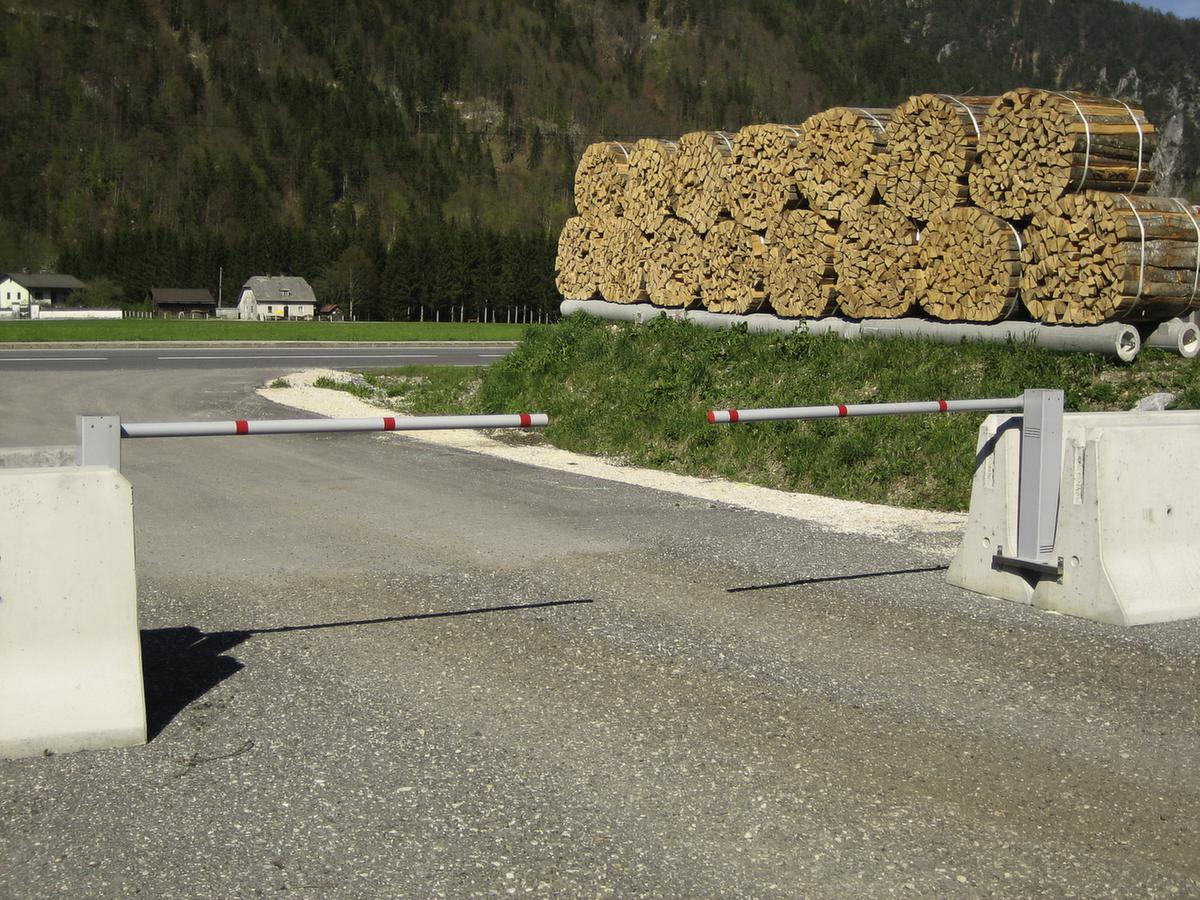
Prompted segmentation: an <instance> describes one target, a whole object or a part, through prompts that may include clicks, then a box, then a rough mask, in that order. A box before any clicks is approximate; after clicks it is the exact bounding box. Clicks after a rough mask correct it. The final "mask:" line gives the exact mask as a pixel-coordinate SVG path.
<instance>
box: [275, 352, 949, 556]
mask: <svg viewBox="0 0 1200 900" xmlns="http://www.w3.org/2000/svg"><path fill="white" fill-rule="evenodd" d="M322 376H324V377H326V378H332V379H335V380H349V378H348V376H347V374H346V373H344V372H338V371H334V370H331V369H306V370H304V371H303V372H295V373H292V374H290V375H287V376H286V380H287V382H288V384H289V387H286V388H272V387H263V388H260V389H259V391H258V393H259V395H260V396H261V397H263V398H265V399H267V400H270V401H271V402H272V403H278V404H280V405H282V406H287V407H291V408H292V409H300V410H305V411H307V412H312V413H319V414H320V415H324V416H331V417H348V418H354V417H366V416H377V415H379V414H380V407H378V406H376V405H374V404H372V403H368V402H367V401H365V400H360V399H359V398H358V397H355V396H353V395H351V394H348V393H345V392H344V391H333V390H328V389H325V388H318V387H314V386H313V383H314V382H315V381H316V380H317V379H318V378H320V377H322ZM527 412H540V410H527ZM380 437H382V438H384V439H387V440H395V439H399V440H416V441H428V442H430V443H435V444H441V445H443V446H447V447H455V448H457V449H459V450H468V451H470V452H472V453H484V454H487V455H488V456H497V457H500V458H501V459H508V460H512V461H513V462H519V463H524V464H526V465H530V466H541V467H542V468H545V469H555V470H558V471H561V472H573V473H575V474H577V475H588V476H591V477H593V478H604V479H607V480H609V481H618V482H621V483H623V484H635V485H640V486H641V487H648V488H653V489H655V490H659V491H668V492H670V493H673V494H682V495H684V496H687V497H694V498H696V499H700V500H707V501H710V502H713V503H723V504H727V505H729V506H736V507H740V508H743V509H749V510H754V511H755V512H762V513H769V514H771V515H776V516H786V517H788V518H791V519H797V520H800V521H803V522H808V523H810V524H813V525H816V526H818V527H820V528H823V529H825V530H828V531H834V532H839V533H842V534H857V535H866V536H870V537H873V538H880V539H883V540H888V541H896V542H900V543H905V544H908V545H910V546H911V545H914V544H915V545H920V546H923V547H925V548H927V549H945V548H947V547H948V546H950V545H951V544H952V542H953V541H954V540H956V539H957V538H958V536H959V535H960V534H961V532H962V530H963V526H964V525H965V524H966V520H967V517H966V515H965V514H963V513H948V512H933V511H929V510H920V509H902V508H899V507H893V506H880V505H877V504H873V503H859V502H857V501H854V500H835V499H832V498H830V497H819V496H816V495H814V494H793V493H789V492H787V491H777V490H772V489H771V488H764V487H758V486H756V485H752V484H742V483H740V482H736V481H725V480H723V479H719V478H696V477H694V476H691V475H676V474H674V473H671V472H660V471H657V470H655V469H638V468H634V467H632V466H623V465H618V464H616V463H612V462H607V461H605V460H603V459H600V458H597V457H594V456H584V455H582V454H579V453H571V452H568V451H566V450H560V449H558V448H557V447H550V446H544V445H543V446H514V445H512V444H505V443H501V442H500V441H497V440H495V439H493V438H492V437H489V436H488V434H487V433H485V432H481V431H411V432H405V433H403V434H386V435H385V434H381V435H380Z"/></svg>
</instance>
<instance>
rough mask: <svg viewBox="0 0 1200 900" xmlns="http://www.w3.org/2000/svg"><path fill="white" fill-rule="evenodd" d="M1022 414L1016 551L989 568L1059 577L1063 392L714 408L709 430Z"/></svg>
mask: <svg viewBox="0 0 1200 900" xmlns="http://www.w3.org/2000/svg"><path fill="white" fill-rule="evenodd" d="M1009 411H1017V412H1020V413H1021V453H1020V471H1019V474H1018V488H1017V547H1016V553H1015V554H1006V553H1005V552H1004V548H1003V547H997V548H996V553H995V555H994V556H993V557H992V565H993V567H995V568H998V569H1018V570H1023V571H1026V572H1031V573H1034V575H1041V576H1052V577H1054V578H1057V579H1060V580H1061V578H1062V559H1061V558H1058V559H1054V558H1053V553H1054V536H1055V530H1056V528H1057V524H1058V501H1059V489H1060V485H1061V480H1062V417H1063V392H1062V391H1051V390H1027V391H1025V392H1024V393H1022V394H1021V396H1020V397H1002V398H996V399H984V400H925V401H917V402H915V403H858V404H844V403H834V404H830V405H828V406H796V407H781V408H775V409H714V410H709V412H708V421H709V422H711V423H712V424H714V425H726V424H728V425H732V424H737V423H740V422H772V421H784V420H790V419H844V418H850V417H855V416H908V415H920V414H925V413H954V412H1009Z"/></svg>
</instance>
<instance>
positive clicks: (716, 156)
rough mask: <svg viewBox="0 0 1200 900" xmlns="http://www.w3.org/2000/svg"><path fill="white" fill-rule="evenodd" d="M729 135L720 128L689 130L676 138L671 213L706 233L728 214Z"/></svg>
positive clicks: (730, 150) (730, 145)
mask: <svg viewBox="0 0 1200 900" xmlns="http://www.w3.org/2000/svg"><path fill="white" fill-rule="evenodd" d="M732 155H733V138H732V136H731V135H729V134H727V133H726V132H724V131H693V132H691V133H690V134H685V135H684V136H683V137H681V138H680V139H679V154H678V155H677V156H676V157H675V214H676V215H677V216H679V217H680V218H681V219H684V220H685V221H687V222H690V223H691V224H692V227H693V228H695V229H696V231H698V232H700V234H704V233H706V232H707V231H708V230H709V229H710V228H712V227H713V226H714V225H715V224H717V222H718V221H719V220H720V219H723V218H728V217H729V177H728V172H727V164H728V162H729V159H730V157H731V156H732Z"/></svg>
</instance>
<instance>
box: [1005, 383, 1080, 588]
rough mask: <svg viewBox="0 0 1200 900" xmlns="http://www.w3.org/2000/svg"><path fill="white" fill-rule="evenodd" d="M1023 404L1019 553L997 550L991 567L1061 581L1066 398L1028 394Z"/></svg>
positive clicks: (1046, 393) (1047, 393)
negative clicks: (1057, 546)
mask: <svg viewBox="0 0 1200 900" xmlns="http://www.w3.org/2000/svg"><path fill="white" fill-rule="evenodd" d="M1022 399H1023V412H1022V416H1021V461H1020V469H1019V472H1018V477H1017V552H1016V555H1005V553H1004V548H1003V547H997V548H996V555H995V556H993V557H992V565H993V566H994V567H995V568H998V569H1001V568H1012V569H1024V570H1026V571H1030V572H1035V573H1038V574H1041V575H1051V576H1053V577H1055V578H1061V577H1062V559H1061V558H1060V559H1057V560H1055V559H1053V558H1052V554H1053V552H1054V534H1055V530H1056V527H1057V524H1058V499H1059V488H1060V486H1061V481H1062V429H1063V392H1062V391H1046V390H1029V391H1025V393H1024V394H1023V395H1022Z"/></svg>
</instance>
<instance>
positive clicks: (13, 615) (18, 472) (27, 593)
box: [0, 466, 146, 758]
mask: <svg viewBox="0 0 1200 900" xmlns="http://www.w3.org/2000/svg"><path fill="white" fill-rule="evenodd" d="M145 741H146V706H145V695H144V693H143V688H142V654H141V644H140V638H139V634H138V625H137V584H136V580H135V575H134V551H133V492H132V490H131V488H130V485H129V482H128V481H126V480H125V478H124V477H122V475H121V473H120V472H117V471H116V470H114V469H110V468H106V467H99V466H87V467H78V466H74V467H70V468H36V469H0V756H3V757H9V758H12V757H21V756H36V755H41V754H43V753H46V752H52V753H65V752H70V751H73V750H86V749H99V748H105V747H129V746H133V745H136V744H143V743H145Z"/></svg>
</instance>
